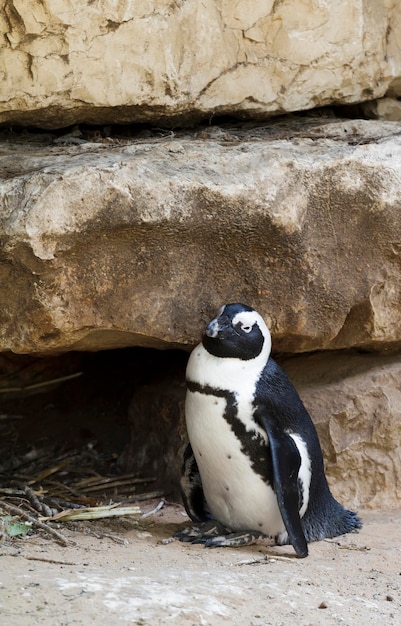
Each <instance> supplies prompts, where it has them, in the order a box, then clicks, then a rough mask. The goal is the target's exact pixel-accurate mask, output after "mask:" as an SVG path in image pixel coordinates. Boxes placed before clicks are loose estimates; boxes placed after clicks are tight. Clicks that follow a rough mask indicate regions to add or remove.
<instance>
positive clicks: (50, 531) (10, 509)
mask: <svg viewBox="0 0 401 626" xmlns="http://www.w3.org/2000/svg"><path fill="white" fill-rule="evenodd" d="M0 507H1V508H2V509H4V510H5V511H7V512H8V513H11V514H12V515H19V516H20V517H22V518H23V519H25V520H26V521H27V522H29V523H30V524H32V526H36V527H37V528H40V529H41V530H43V531H45V532H46V533H47V534H49V535H51V536H52V537H53V538H54V539H55V540H56V541H58V543H59V544H61V545H62V546H67V545H68V541H67V539H66V538H65V537H64V536H63V535H62V534H61V533H59V532H57V530H54V528H50V526H47V525H46V524H44V523H43V522H40V521H39V520H37V519H35V518H34V517H32V515H28V513H25V512H24V511H22V510H21V509H19V508H18V507H17V506H14V505H13V504H7V503H6V502H3V501H2V500H0Z"/></svg>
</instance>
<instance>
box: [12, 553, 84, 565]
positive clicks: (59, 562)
mask: <svg viewBox="0 0 401 626" xmlns="http://www.w3.org/2000/svg"><path fill="white" fill-rule="evenodd" d="M22 556H23V557H24V559H27V561H42V563H52V564H54V565H77V563H71V562H70V561H56V560H55V559H42V558H41V557H39V556H25V554H23V555H22Z"/></svg>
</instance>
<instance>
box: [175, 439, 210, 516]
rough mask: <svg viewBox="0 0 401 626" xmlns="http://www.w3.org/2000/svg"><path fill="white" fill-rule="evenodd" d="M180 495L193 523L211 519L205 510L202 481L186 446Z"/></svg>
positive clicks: (189, 449) (192, 455) (190, 451)
mask: <svg viewBox="0 0 401 626" xmlns="http://www.w3.org/2000/svg"><path fill="white" fill-rule="evenodd" d="M181 495H182V500H183V503H184V507H185V510H186V512H187V514H188V517H190V518H191V520H193V521H194V522H206V521H207V520H210V519H211V516H210V513H209V511H208V510H207V508H206V501H205V496H204V494H203V487H202V481H201V477H200V474H199V469H198V465H197V463H196V460H195V456H194V453H193V452H192V448H191V444H188V445H187V447H186V449H185V452H184V463H183V467H182V475H181Z"/></svg>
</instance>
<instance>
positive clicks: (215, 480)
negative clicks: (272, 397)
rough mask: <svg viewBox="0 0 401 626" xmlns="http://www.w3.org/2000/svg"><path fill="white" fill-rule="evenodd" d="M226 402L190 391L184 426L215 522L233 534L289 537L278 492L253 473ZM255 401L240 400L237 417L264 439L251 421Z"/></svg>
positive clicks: (223, 398) (200, 392)
mask: <svg viewBox="0 0 401 626" xmlns="http://www.w3.org/2000/svg"><path fill="white" fill-rule="evenodd" d="M227 402H228V399H227V398H226V397H224V396H223V395H222V396H220V395H213V393H212V392H211V390H209V392H207V393H203V392H202V391H188V392H187V397H186V406H185V414H186V422H187V429H188V435H189V440H190V442H191V446H192V449H193V452H194V455H195V458H196V461H197V464H198V468H199V472H200V475H201V480H202V485H203V491H204V495H205V498H206V501H207V504H208V507H209V509H210V512H211V514H212V515H213V517H214V518H215V519H217V520H218V521H220V522H221V523H223V524H224V525H225V526H227V527H228V528H230V529H232V530H234V531H241V530H258V531H260V532H263V533H265V534H266V535H270V536H276V535H279V534H282V533H284V532H285V527H284V523H283V521H282V518H281V515H280V511H279V508H278V504H277V499H276V496H275V494H274V491H273V489H272V487H271V486H270V485H268V484H267V483H266V482H265V480H264V479H263V478H262V477H261V476H260V475H259V474H257V473H256V472H255V471H254V469H253V468H252V464H251V460H250V458H249V456H248V455H247V454H246V452H244V450H242V444H241V441H240V439H239V438H238V437H237V436H236V434H235V432H234V429H233V428H232V426H231V425H230V423H229V422H228V421H227V419H226V418H225V413H226V410H227ZM251 406H252V397H250V396H249V395H248V396H247V395H245V396H244V397H242V398H241V396H239V397H237V417H238V419H239V420H241V422H242V423H243V424H245V426H246V428H247V429H249V430H255V436H258V434H259V436H262V437H264V438H265V440H267V438H266V434H265V433H264V432H263V431H262V430H261V429H260V428H259V427H258V426H256V424H254V422H253V421H252V409H251Z"/></svg>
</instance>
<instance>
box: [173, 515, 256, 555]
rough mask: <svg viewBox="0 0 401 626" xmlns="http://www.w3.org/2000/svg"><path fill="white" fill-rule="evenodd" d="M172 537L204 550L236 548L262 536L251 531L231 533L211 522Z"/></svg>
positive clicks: (217, 523) (187, 529) (218, 524)
mask: <svg viewBox="0 0 401 626" xmlns="http://www.w3.org/2000/svg"><path fill="white" fill-rule="evenodd" d="M174 537H177V539H179V540H180V541H185V542H190V543H199V544H202V545H204V546H205V547H206V548H238V547H241V546H249V545H251V544H253V543H256V541H257V540H258V539H260V538H261V537H264V535H263V533H260V532H258V531H253V530H250V531H246V532H236V533H233V532H230V531H229V530H228V528H226V527H225V526H223V525H222V524H220V523H219V522H216V521H214V520H211V521H208V522H204V523H202V524H199V525H197V526H190V527H188V528H184V530H178V531H177V532H175V533H174Z"/></svg>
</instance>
